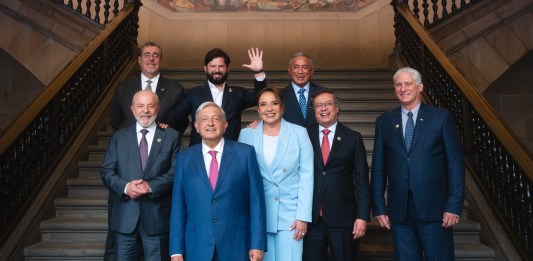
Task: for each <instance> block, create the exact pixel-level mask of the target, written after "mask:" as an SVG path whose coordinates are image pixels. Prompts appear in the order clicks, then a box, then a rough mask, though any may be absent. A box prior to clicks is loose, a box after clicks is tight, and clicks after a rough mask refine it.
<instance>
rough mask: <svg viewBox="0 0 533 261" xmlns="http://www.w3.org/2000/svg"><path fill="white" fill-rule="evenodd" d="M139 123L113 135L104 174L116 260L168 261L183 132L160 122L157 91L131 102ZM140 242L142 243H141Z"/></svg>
mask: <svg viewBox="0 0 533 261" xmlns="http://www.w3.org/2000/svg"><path fill="white" fill-rule="evenodd" d="M131 111H132V112H133V114H134V116H135V119H136V120H137V123H135V124H133V125H131V126H130V127H126V128H122V129H120V130H118V131H116V132H115V133H114V134H113V136H112V137H111V141H110V143H109V147H108V149H107V152H106V155H105V158H104V162H103V164H102V169H101V172H100V176H101V178H102V181H103V183H104V185H105V186H106V187H107V189H108V190H109V198H110V201H111V202H112V203H113V204H112V211H111V212H110V214H111V216H110V218H109V220H110V224H109V228H110V229H111V230H112V231H114V233H113V235H114V242H115V252H116V258H117V259H118V260H138V258H139V255H140V254H139V249H140V248H141V247H142V249H143V252H144V260H168V257H169V254H168V248H169V245H168V231H169V227H170V224H169V223H170V202H171V199H172V194H171V193H172V184H173V181H174V167H175V165H174V163H175V161H174V158H175V154H176V153H177V151H178V149H179V140H180V137H179V133H178V132H176V131H175V130H173V129H170V128H169V129H161V128H159V127H158V126H157V124H156V123H155V119H156V117H157V113H158V111H159V101H158V99H157V95H156V94H155V93H154V92H152V91H149V90H144V91H139V92H137V93H136V94H135V95H134V97H133V102H132V105H131ZM139 242H141V243H140V244H139Z"/></svg>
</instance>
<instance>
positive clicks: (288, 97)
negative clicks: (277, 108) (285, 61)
mask: <svg viewBox="0 0 533 261" xmlns="http://www.w3.org/2000/svg"><path fill="white" fill-rule="evenodd" d="M314 71H315V70H314V64H313V59H312V58H311V57H310V56H309V55H307V54H305V53H303V52H297V53H295V54H294V55H293V56H292V57H291V59H290V60H289V67H288V72H289V75H290V76H291V79H292V81H291V83H290V84H289V85H287V87H285V88H283V90H282V91H281V96H282V97H283V103H284V104H285V109H284V110H283V118H284V119H285V120H286V121H288V122H290V123H294V124H297V125H300V126H302V127H304V128H305V127H307V126H311V125H313V124H315V123H316V119H315V115H314V112H313V101H312V97H313V96H314V95H315V94H316V93H317V92H318V91H319V90H322V89H326V88H325V87H322V86H320V85H318V84H315V83H313V82H311V76H312V75H313V73H314Z"/></svg>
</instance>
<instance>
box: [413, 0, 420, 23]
mask: <svg viewBox="0 0 533 261" xmlns="http://www.w3.org/2000/svg"><path fill="white" fill-rule="evenodd" d="M419 11H420V8H418V0H414V1H413V13H414V14H415V17H416V19H420V16H419V15H418V12H419Z"/></svg>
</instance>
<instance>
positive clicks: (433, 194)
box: [371, 104, 465, 260]
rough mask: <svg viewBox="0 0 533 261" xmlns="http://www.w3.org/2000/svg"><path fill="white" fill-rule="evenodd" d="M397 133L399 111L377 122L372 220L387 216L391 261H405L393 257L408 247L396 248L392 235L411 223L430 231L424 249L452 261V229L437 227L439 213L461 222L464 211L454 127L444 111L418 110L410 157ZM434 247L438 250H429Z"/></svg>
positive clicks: (461, 164)
mask: <svg viewBox="0 0 533 261" xmlns="http://www.w3.org/2000/svg"><path fill="white" fill-rule="evenodd" d="M402 129H403V126H402V117H401V109H400V108H396V109H394V110H392V111H389V112H386V113H384V114H382V115H381V116H379V117H378V118H377V119H376V134H375V140H374V153H373V159H372V179H371V188H372V199H373V212H374V216H379V215H388V216H389V218H390V221H391V223H392V230H393V236H394V237H395V238H393V239H394V242H395V254H397V256H396V257H395V259H396V260H404V258H406V257H405V256H401V255H400V256H398V254H400V253H405V252H404V250H405V249H409V248H410V247H413V246H412V245H411V244H409V245H401V243H399V242H405V241H401V240H400V239H402V240H403V238H397V237H398V235H397V233H395V230H399V229H401V228H403V227H402V225H405V224H406V223H410V222H411V220H409V219H410V217H414V220H415V221H414V223H416V225H417V226H418V225H419V224H433V225H434V227H433V228H431V229H433V230H434V231H433V232H434V234H431V235H426V236H428V237H430V238H433V241H430V242H429V243H427V246H424V249H426V247H429V248H434V249H440V250H437V251H440V255H442V256H441V257H440V259H439V260H453V233H452V229H451V228H450V229H444V228H442V227H441V223H442V219H443V214H444V212H449V213H453V214H456V215H458V216H460V215H461V212H462V208H463V199H464V186H465V184H464V179H465V166H464V161H463V160H464V159H463V149H462V147H461V142H460V140H459V136H458V135H457V129H456V125H455V122H454V120H453V117H452V115H451V113H449V112H448V111H446V110H444V109H440V108H436V107H431V106H428V105H424V104H421V105H420V109H419V111H418V116H417V118H416V124H415V129H414V134H413V140H412V143H411V148H410V150H409V151H407V149H406V146H405V141H404V137H403V131H402ZM409 183H410V184H409ZM409 187H410V188H409ZM385 191H387V203H385V198H384V193H385ZM418 229H420V228H418ZM435 237H442V240H440V239H434V238H435ZM421 240H424V239H423V238H422V239H421ZM436 241H437V242H438V245H432V244H433V243H434V242H436ZM431 242H433V243H431ZM450 249H451V253H450V251H449V250H450ZM396 250H400V251H396ZM450 255H451V256H450ZM426 258H427V257H426ZM407 259H409V257H407ZM407 259H406V260H407Z"/></svg>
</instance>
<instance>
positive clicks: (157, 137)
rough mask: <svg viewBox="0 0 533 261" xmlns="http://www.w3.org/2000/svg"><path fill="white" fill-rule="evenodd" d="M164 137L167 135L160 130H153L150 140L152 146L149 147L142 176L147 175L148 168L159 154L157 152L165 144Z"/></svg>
mask: <svg viewBox="0 0 533 261" xmlns="http://www.w3.org/2000/svg"><path fill="white" fill-rule="evenodd" d="M166 136H167V134H166V133H165V132H164V131H162V130H160V129H159V128H156V129H155V133H154V139H153V140H152V146H151V147H150V154H149V155H148V162H147V164H146V168H145V169H144V173H143V176H144V175H145V174H146V173H149V170H150V168H151V167H152V165H153V164H154V161H155V160H156V158H157V155H158V154H159V151H160V150H161V147H162V146H163V144H164V142H165V138H166Z"/></svg>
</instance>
